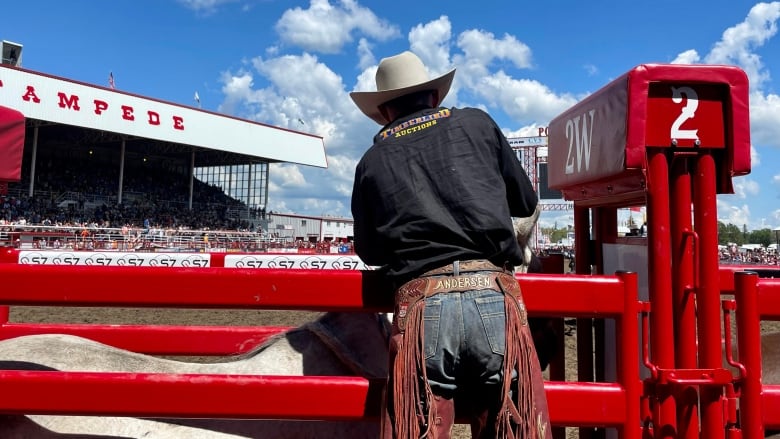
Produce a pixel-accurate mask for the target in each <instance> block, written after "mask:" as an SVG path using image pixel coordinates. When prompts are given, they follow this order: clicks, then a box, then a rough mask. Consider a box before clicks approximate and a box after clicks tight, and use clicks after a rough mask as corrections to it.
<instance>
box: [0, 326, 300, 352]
mask: <svg viewBox="0 0 780 439" xmlns="http://www.w3.org/2000/svg"><path fill="white" fill-rule="evenodd" d="M288 329H291V328H290V327H289V326H178V325H103V324H67V323H5V324H2V325H0V340H4V339H9V338H14V337H20V336H23V335H34V334H69V335H75V336H79V337H84V338H87V339H90V340H94V341H97V342H100V343H104V344H107V345H110V346H115V347H118V348H121V349H126V350H129V351H132V352H138V353H142V354H149V355H182V356H192V355H205V356H210V355H214V356H227V355H237V354H243V353H246V352H248V351H250V350H252V349H253V348H255V347H256V346H258V345H259V344H261V343H263V342H265V341H266V340H268V338H269V337H273V336H274V335H277V334H279V333H281V332H283V331H286V330H288Z"/></svg>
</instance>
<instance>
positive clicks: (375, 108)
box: [349, 69, 455, 126]
mask: <svg viewBox="0 0 780 439" xmlns="http://www.w3.org/2000/svg"><path fill="white" fill-rule="evenodd" d="M454 77H455V69H452V71H450V72H448V73H445V74H444V75H442V76H439V77H438V78H435V79H431V80H430V81H427V82H423V83H421V84H417V85H413V86H411V87H403V88H396V89H393V90H382V91H353V92H352V93H350V94H349V97H351V98H352V100H353V101H354V102H355V105H357V107H358V108H359V109H360V111H362V112H363V114H365V115H366V116H368V117H370V118H371V119H373V120H374V121H375V122H376V123H378V124H379V125H382V126H384V125H387V124H388V123H390V122H392V121H390V120H387V119H385V117H384V116H383V115H382V113H381V112H380V111H379V106H380V105H382V104H384V103H386V102H390V101H392V100H393V99H395V98H398V97H401V96H406V95H408V94H412V93H415V92H418V91H423V90H436V91H437V92H439V102H437V103H436V105H439V104H440V103H441V101H443V100H444V97H445V96H447V93H449V91H450V87H451V86H452V79H453V78H454Z"/></svg>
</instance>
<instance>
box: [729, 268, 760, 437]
mask: <svg viewBox="0 0 780 439" xmlns="http://www.w3.org/2000/svg"><path fill="white" fill-rule="evenodd" d="M734 286H735V288H734V290H735V295H734V296H735V299H736V302H737V346H739V362H740V363H742V365H744V366H745V370H747V376H745V377H744V379H743V380H742V388H741V391H740V398H739V417H740V426H741V427H742V435H743V436H742V437H744V438H747V439H756V438H763V437H764V411H763V410H764V408H763V404H762V400H761V380H762V377H763V371H762V365H761V320H760V314H759V312H758V274H756V273H748V272H737V273H734Z"/></svg>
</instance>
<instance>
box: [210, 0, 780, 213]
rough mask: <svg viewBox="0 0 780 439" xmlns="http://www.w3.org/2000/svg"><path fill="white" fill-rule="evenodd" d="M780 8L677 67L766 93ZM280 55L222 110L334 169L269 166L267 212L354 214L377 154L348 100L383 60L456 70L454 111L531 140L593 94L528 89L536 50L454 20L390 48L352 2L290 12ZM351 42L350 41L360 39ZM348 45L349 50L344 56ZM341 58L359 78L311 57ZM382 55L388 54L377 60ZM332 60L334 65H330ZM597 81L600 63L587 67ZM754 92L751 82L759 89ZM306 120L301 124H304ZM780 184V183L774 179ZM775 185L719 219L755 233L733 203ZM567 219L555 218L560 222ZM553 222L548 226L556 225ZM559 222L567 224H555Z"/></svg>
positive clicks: (758, 105) (760, 134) (385, 31)
mask: <svg viewBox="0 0 780 439" xmlns="http://www.w3.org/2000/svg"><path fill="white" fill-rule="evenodd" d="M778 10H780V2H774V3H769V4H764V3H761V4H758V5H756V6H755V7H754V8H753V9H751V11H750V13H749V14H748V15H747V18H746V19H745V20H744V21H743V22H742V23H739V24H737V25H736V26H734V27H732V28H730V29H728V30H726V31H725V32H724V33H723V37H722V39H721V41H719V42H718V43H716V44H715V45H714V46H713V49H712V51H711V52H710V53H708V54H707V55H705V56H700V55H699V52H697V51H696V50H693V49H691V50H688V51H685V52H682V53H680V54H679V55H678V56H677V57H676V58H675V60H674V62H677V63H695V62H702V59H703V62H728V63H735V64H738V65H740V66H743V68H745V70H746V71H747V72H748V73H749V74H750V75H751V81H752V80H753V79H754V78H757V79H758V80H759V84H765V83H762V82H761V81H763V79H764V78H768V71H767V70H766V68H765V67H764V65H763V64H762V62H761V58H760V57H758V56H757V55H756V54H755V53H754V52H755V51H756V50H757V49H758V48H760V47H762V46H763V45H764V44H765V42H766V41H767V40H768V39H769V38H771V37H772V36H774V34H775V33H776V22H777V20H778ZM276 30H277V31H278V32H279V37H280V41H281V42H282V43H283V44H282V45H281V46H273V47H269V48H266V49H265V52H264V56H262V57H257V58H254V59H252V60H250V62H249V64H247V67H246V71H236V72H232V73H230V72H229V73H226V74H224V76H223V78H222V82H223V91H224V93H225V96H226V98H225V102H224V103H223V105H222V109H223V111H226V110H229V111H226V112H228V113H230V114H235V115H238V116H240V117H247V118H250V119H253V120H258V121H261V122H266V123H271V124H274V125H279V126H283V127H287V128H291V129H296V130H301V131H307V132H312V133H315V134H317V135H321V136H323V138H324V139H325V146H326V150H327V154H328V157H327V158H328V165H329V167H328V169H318V168H308V167H298V166H293V165H287V166H284V165H273V167H272V171H271V173H270V178H271V185H270V191H271V200H270V207H271V210H276V211H280V210H281V211H292V212H298V213H305V212H310V213H312V214H319V213H321V212H325V213H328V214H333V215H345V216H349V195H350V193H351V189H352V178H353V175H354V167H355V164H356V163H357V160H358V159H359V157H360V155H361V154H362V153H363V152H364V151H365V149H366V148H367V147H368V146H370V144H371V139H372V137H373V135H374V134H376V132H377V131H378V129H379V126H378V125H377V124H375V123H374V122H372V121H371V120H369V119H368V118H366V117H365V116H364V115H363V114H362V113H360V111H359V110H357V108H356V107H355V106H354V104H353V102H352V100H351V99H350V98H349V96H348V93H349V91H352V90H356V91H368V90H375V87H376V86H375V80H374V75H375V72H376V64H377V59H378V58H381V57H384V56H388V55H391V54H393V53H397V52H399V51H401V50H411V51H413V52H415V53H416V54H418V55H419V56H420V57H421V58H422V60H423V62H424V63H425V65H426V66H427V67H428V69H429V73H430V75H431V76H438V75H441V74H443V73H446V72H448V71H449V70H451V69H452V68H457V74H456V75H455V82H454V84H453V87H452V90H451V92H450V94H449V95H448V97H447V99H446V100H445V102H444V105H448V106H451V105H452V106H460V107H463V106H476V107H480V108H483V109H485V110H486V111H488V112H489V113H493V112H495V113H496V114H499V113H500V114H502V116H506V118H508V119H510V121H511V122H510V124H511V125H512V126H515V127H516V126H520V127H521V128H519V129H514V130H510V129H506V128H505V129H504V132H505V134H506V135H507V136H509V137H516V136H529V135H531V136H533V135H537V134H538V128H539V127H540V126H546V124H547V123H548V122H549V120H551V119H552V118H553V117H555V116H557V115H558V114H560V113H561V112H562V111H564V110H565V109H567V108H569V107H571V106H572V105H574V104H575V103H576V102H578V101H579V100H580V99H582V98H583V97H584V96H585V95H586V94H581V95H575V94H572V93H566V92H563V93H561V92H557V91H555V90H553V89H551V88H550V87H549V86H547V85H546V84H545V83H542V82H539V81H536V80H533V79H529V77H528V76H527V75H524V73H523V71H524V70H526V69H531V68H532V67H533V62H534V57H533V53H532V50H531V48H530V47H529V46H528V45H527V44H525V43H524V42H522V41H520V40H518V39H517V38H516V37H515V36H512V35H507V34H505V35H502V36H499V37H496V35H494V34H493V33H491V32H488V31H485V30H481V29H469V30H467V31H464V32H461V33H458V34H454V33H453V26H452V23H451V22H450V19H449V18H448V17H447V16H445V15H442V16H439V17H438V18H435V19H432V20H430V21H428V22H424V23H420V24H418V25H416V26H413V27H412V28H411V29H409V30H408V34H407V38H408V48H404V47H400V48H398V47H397V46H393V47H394V49H392V52H387V50H388V47H390V46H389V45H388V44H386V42H387V41H388V39H392V38H399V37H400V31H399V29H398V28H397V27H396V26H395V25H394V24H392V23H388V22H386V21H383V20H380V19H379V18H378V17H377V16H376V15H375V14H374V13H373V12H372V11H370V10H369V9H367V8H364V7H362V6H360V5H358V4H357V2H355V1H354V0H350V1H346V0H345V1H328V0H312V1H311V3H310V5H309V6H308V8H305V9H304V8H300V7H297V8H291V9H289V10H287V11H286V12H285V13H284V14H283V15H282V17H281V18H280V19H279V21H278V22H277V26H276ZM353 39H354V41H353ZM347 44H349V46H346V45H347ZM285 45H286V46H287V47H288V48H289V45H295V46H297V47H299V48H303V49H304V52H301V53H299V54H295V55H292V54H285V52H284V50H283V47H285ZM345 47H349V51H345V52H348V53H345V56H344V60H347V59H348V61H347V64H349V65H351V66H353V67H357V70H356V73H355V75H354V77H342V76H340V75H339V74H337V73H336V72H335V71H334V70H332V69H331V68H330V67H329V66H328V65H326V64H325V63H324V62H323V61H322V60H320V59H319V58H318V57H317V56H315V55H314V53H318V52H319V53H337V52H341V51H342V50H344V48H345ZM379 53H381V56H379V55H378V54H379ZM331 59H332V57H329V58H328V61H329V62H330V60H331ZM583 68H584V69H585V70H586V71H587V72H591V73H595V72H598V69H597V68H596V67H595V66H593V65H585V66H583ZM754 85H755V84H754ZM750 104H751V125H752V127H751V128H752V138H751V140H752V142H753V144H754V145H756V146H755V147H752V148H751V157H752V164H753V167H754V168H755V167H756V166H758V165H759V164H760V154H759V151H761V148H764V147H766V146H767V145H777V146H780V143H779V142H780V140H778V139H780V97H778V95H776V94H764V93H761V92H760V91H756V88H754V91H753V92H752V94H751V97H750ZM298 119H301V120H303V121H305V125H300V124H299V123H298V122H297V121H298ZM775 178H778V177H775ZM766 185H768V183H767V182H766V181H765V180H763V178H762V179H760V180H759V178H758V176H757V175H756V174H755V173H754V174H752V175H751V178H749V179H748V178H745V177H740V178H738V179H735V191H736V195H734V196H728V197H720V196H719V197H718V198H719V199H718V212H719V218H722V219H723V220H724V221H727V222H731V223H733V224H739V225H740V226H741V225H742V224H748V225H750V224H749V219H750V209H749V208H748V206H747V205H736V204H734V205H732V204H731V203H734V202H735V201H738V202H741V200H748V199H753V198H755V197H756V195H757V194H758V193H759V189H760V187H762V186H766ZM566 215H569V213H563V214H562V216H560V217H559V218H557V219H560V220H561V221H563V220H564V218H565V216H566ZM556 217H557V215H555V214H553V213H552V212H545V214H544V215H543V219H542V220H541V221H543V222H552V221H555V220H556ZM559 223H561V224H562V222H559Z"/></svg>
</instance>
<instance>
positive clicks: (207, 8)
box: [178, 0, 237, 14]
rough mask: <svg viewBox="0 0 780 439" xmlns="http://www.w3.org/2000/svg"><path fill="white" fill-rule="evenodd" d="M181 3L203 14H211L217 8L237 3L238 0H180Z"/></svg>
mask: <svg viewBox="0 0 780 439" xmlns="http://www.w3.org/2000/svg"><path fill="white" fill-rule="evenodd" d="M178 1H179V3H181V4H182V5H184V6H186V7H187V8H189V9H192V10H194V11H196V12H199V13H203V14H211V13H213V12H215V11H216V10H217V8H218V7H220V6H222V5H225V4H228V3H235V2H236V1H237V0H178Z"/></svg>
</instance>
